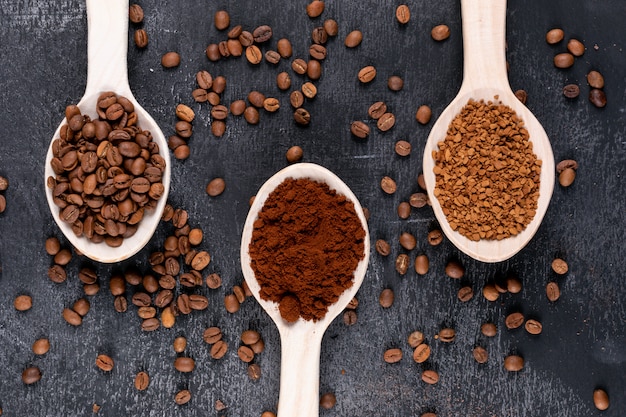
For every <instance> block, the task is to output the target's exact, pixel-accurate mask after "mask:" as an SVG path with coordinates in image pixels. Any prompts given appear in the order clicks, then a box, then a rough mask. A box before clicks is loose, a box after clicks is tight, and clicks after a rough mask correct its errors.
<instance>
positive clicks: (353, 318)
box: [343, 310, 358, 326]
mask: <svg viewBox="0 0 626 417" xmlns="http://www.w3.org/2000/svg"><path fill="white" fill-rule="evenodd" d="M357 319H358V317H357V314H356V311H354V310H346V311H344V312H343V323H344V324H345V325H346V326H352V325H354V324H356V322H357Z"/></svg>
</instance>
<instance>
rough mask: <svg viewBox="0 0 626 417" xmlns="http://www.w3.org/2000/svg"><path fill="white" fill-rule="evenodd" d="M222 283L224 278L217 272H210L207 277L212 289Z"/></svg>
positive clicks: (207, 283)
mask: <svg viewBox="0 0 626 417" xmlns="http://www.w3.org/2000/svg"><path fill="white" fill-rule="evenodd" d="M221 285H222V278H221V277H220V276H219V275H218V274H216V273H213V274H209V275H207V277H206V286H207V287H209V288H210V289H212V290H215V289H217V288H219V287H220V286H221Z"/></svg>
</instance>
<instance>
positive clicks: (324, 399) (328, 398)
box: [261, 392, 337, 417]
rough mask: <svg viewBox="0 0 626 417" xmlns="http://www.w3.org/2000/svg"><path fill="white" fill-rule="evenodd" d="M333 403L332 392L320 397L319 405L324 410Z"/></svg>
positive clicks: (334, 399)
mask: <svg viewBox="0 0 626 417" xmlns="http://www.w3.org/2000/svg"><path fill="white" fill-rule="evenodd" d="M335 404H337V398H336V397H335V394H334V393H332V392H326V393H324V394H322V396H321V397H320V407H322V408H323V409H324V410H330V409H331V408H333V407H334V406H335ZM261 417H264V416H261Z"/></svg>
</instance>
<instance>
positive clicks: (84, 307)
mask: <svg viewBox="0 0 626 417" xmlns="http://www.w3.org/2000/svg"><path fill="white" fill-rule="evenodd" d="M90 307H91V305H90V304H89V301H88V300H87V299H86V298H79V299H78V300H76V301H75V302H74V305H73V306H72V310H74V311H75V312H77V313H78V314H80V315H81V317H85V316H86V315H87V313H88V312H89V308H90Z"/></svg>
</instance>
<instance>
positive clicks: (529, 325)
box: [524, 319, 543, 334]
mask: <svg viewBox="0 0 626 417" xmlns="http://www.w3.org/2000/svg"><path fill="white" fill-rule="evenodd" d="M524 328H525V329H526V331H527V332H528V333H530V334H540V333H541V331H542V330H543V326H542V325H541V322H539V321H537V320H534V319H528V320H526V323H524Z"/></svg>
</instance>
